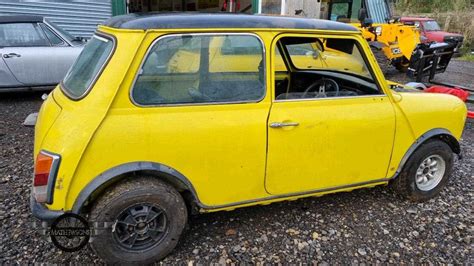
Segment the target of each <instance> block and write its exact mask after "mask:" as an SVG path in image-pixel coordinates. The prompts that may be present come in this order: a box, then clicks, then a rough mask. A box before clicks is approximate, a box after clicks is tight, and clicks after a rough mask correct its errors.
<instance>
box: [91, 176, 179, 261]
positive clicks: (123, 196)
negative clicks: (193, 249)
mask: <svg viewBox="0 0 474 266" xmlns="http://www.w3.org/2000/svg"><path fill="white" fill-rule="evenodd" d="M90 221H91V222H98V224H99V225H102V224H108V225H111V226H107V227H106V229H105V230H99V232H98V236H97V237H96V238H95V239H94V240H93V241H92V243H91V246H92V248H93V249H94V250H95V252H96V253H97V255H99V257H101V258H102V259H103V260H105V261H106V262H108V263H113V264H115V263H126V264H129V263H130V264H132V263H133V264H150V263H153V262H155V261H158V260H161V259H163V258H164V257H165V256H166V255H168V253H170V252H171V251H172V250H173V249H174V247H175V246H176V244H177V243H178V240H179V237H180V235H181V233H182V231H183V229H184V227H185V225H186V221H187V210H186V205H185V203H184V201H183V198H182V197H181V195H180V194H179V193H178V192H177V191H176V190H175V189H174V188H173V187H171V186H169V185H168V184H165V183H162V182H159V181H158V180H155V179H153V178H137V179H135V180H128V181H125V182H122V183H120V184H119V185H117V186H115V187H114V188H113V189H111V190H109V191H107V192H106V193H105V195H103V196H102V197H101V198H99V200H98V201H97V202H96V204H95V205H94V206H93V209H92V211H91V214H90Z"/></svg>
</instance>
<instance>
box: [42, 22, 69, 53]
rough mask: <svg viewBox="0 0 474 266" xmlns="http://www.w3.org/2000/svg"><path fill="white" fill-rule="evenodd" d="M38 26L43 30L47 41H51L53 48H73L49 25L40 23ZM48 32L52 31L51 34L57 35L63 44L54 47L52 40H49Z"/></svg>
mask: <svg viewBox="0 0 474 266" xmlns="http://www.w3.org/2000/svg"><path fill="white" fill-rule="evenodd" d="M38 24H39V25H40V28H41V30H43V32H44V35H45V37H46V39H47V40H48V41H49V43H50V46H51V47H69V46H71V45H70V44H69V43H68V42H66V40H64V38H63V37H62V36H61V35H59V34H58V33H57V32H56V31H55V30H53V29H52V28H51V26H50V25H48V24H46V23H44V22H40V23H38ZM46 30H49V31H51V33H52V34H53V35H55V36H56V37H58V38H59V39H60V40H61V41H62V42H61V43H60V44H57V45H54V44H53V43H52V42H51V40H50V39H49V37H48V35H47V34H46Z"/></svg>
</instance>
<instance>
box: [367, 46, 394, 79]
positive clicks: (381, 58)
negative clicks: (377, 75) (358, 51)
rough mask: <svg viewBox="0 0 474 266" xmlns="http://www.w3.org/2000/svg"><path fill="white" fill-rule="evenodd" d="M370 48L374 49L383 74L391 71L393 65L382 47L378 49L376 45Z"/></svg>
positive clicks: (373, 51)
mask: <svg viewBox="0 0 474 266" xmlns="http://www.w3.org/2000/svg"><path fill="white" fill-rule="evenodd" d="M370 49H371V50H372V53H373V54H374V56H375V59H376V60H377V63H378V64H379V66H380V69H381V70H382V72H383V74H384V75H385V74H387V73H389V71H390V69H391V67H392V66H391V65H390V60H389V59H388V58H387V57H386V56H385V54H384V52H383V51H382V50H381V49H377V48H375V47H370Z"/></svg>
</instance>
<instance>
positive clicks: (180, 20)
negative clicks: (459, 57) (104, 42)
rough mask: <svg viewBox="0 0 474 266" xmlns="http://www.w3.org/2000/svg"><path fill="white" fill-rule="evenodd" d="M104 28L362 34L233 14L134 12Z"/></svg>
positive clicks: (336, 25)
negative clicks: (219, 29) (311, 31)
mask: <svg viewBox="0 0 474 266" xmlns="http://www.w3.org/2000/svg"><path fill="white" fill-rule="evenodd" d="M103 25H105V26H108V27H113V28H119V29H143V30H148V29H189V28H191V29H196V28H278V29H282V28H284V29H312V30H313V29H318V30H338V31H358V30H357V28H355V27H354V26H352V25H349V24H344V23H340V22H334V21H329V20H320V19H309V18H297V17H284V16H268V15H247V14H232V13H210V14H205V13H193V12H189V13H166V14H163V13H133V14H128V15H122V16H116V17H112V18H110V19H109V20H107V21H105V22H104V23H103Z"/></svg>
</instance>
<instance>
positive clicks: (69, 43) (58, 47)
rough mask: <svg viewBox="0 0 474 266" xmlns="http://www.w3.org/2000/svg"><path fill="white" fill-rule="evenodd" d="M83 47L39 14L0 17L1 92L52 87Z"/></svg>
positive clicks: (79, 42) (80, 41)
mask: <svg viewBox="0 0 474 266" xmlns="http://www.w3.org/2000/svg"><path fill="white" fill-rule="evenodd" d="M83 46H84V41H83V39H82V38H78V37H73V36H71V35H70V34H69V33H67V32H66V31H64V30H62V29H61V28H59V27H58V26H56V25H54V24H53V23H52V22H50V21H48V20H47V19H44V18H43V17H41V16H26V15H18V16H0V56H1V59H0V91H6V90H9V91H10V90H20V89H48V88H53V87H54V86H56V85H57V84H58V83H59V82H60V81H61V80H62V79H63V77H64V76H65V75H66V72H67V71H68V69H69V67H70V66H71V65H72V63H74V61H75V60H76V58H77V56H78V55H79V53H80V52H81V50H82V48H83Z"/></svg>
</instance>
